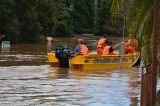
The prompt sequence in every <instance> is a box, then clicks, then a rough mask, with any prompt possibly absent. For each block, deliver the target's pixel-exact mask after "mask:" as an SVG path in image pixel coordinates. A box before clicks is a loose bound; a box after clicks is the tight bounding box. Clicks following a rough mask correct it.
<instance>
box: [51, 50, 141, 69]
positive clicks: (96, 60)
mask: <svg viewBox="0 0 160 106" xmlns="http://www.w3.org/2000/svg"><path fill="white" fill-rule="evenodd" d="M115 54H116V55H108V56H101V55H100V54H97V53H90V54H89V55H87V56H82V55H75V56H71V57H70V58H69V68H74V69H103V68H125V67H132V66H133V65H135V64H136V63H137V61H138V60H139V53H138V52H134V53H132V54H125V55H119V53H117V52H116V53H115ZM48 60H49V61H48V62H49V64H50V66H52V67H58V66H59V61H58V59H57V58H56V56H55V53H48Z"/></svg>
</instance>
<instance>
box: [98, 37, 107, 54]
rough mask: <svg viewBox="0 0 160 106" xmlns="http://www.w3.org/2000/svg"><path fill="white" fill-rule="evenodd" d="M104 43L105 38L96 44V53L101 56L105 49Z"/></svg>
mask: <svg viewBox="0 0 160 106" xmlns="http://www.w3.org/2000/svg"><path fill="white" fill-rule="evenodd" d="M105 41H106V38H101V39H100V40H99V41H98V43H97V50H96V51H97V53H101V54H102V51H103V49H104V47H105Z"/></svg>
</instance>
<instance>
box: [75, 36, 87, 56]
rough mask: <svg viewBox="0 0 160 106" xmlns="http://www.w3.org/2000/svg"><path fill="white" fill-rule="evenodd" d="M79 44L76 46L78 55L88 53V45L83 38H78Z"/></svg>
mask: <svg viewBox="0 0 160 106" xmlns="http://www.w3.org/2000/svg"><path fill="white" fill-rule="evenodd" d="M77 43H78V45H77V46H76V48H75V50H74V53H75V54H77V55H84V56H85V55H88V53H89V50H88V47H87V46H86V45H85V44H84V40H83V39H78V40H77Z"/></svg>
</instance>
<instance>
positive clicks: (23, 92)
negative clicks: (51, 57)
mask: <svg viewBox="0 0 160 106" xmlns="http://www.w3.org/2000/svg"><path fill="white" fill-rule="evenodd" d="M59 44H68V45H69V46H70V48H72V49H73V48H74V47H75V46H74V45H75V39H74V38H73V39H68V38H65V39H56V40H55V39H54V40H53V43H52V45H51V44H47V43H43V44H16V45H11V48H10V49H2V48H1V50H0V54H1V55H0V106H139V105H140V76H141V75H140V73H141V72H140V69H138V68H124V69H102V70H99V69H97V70H70V69H62V68H53V67H50V66H49V65H48V64H47V62H46V61H47V52H49V51H51V50H52V47H53V48H55V47H56V46H57V45H59ZM95 44H96V43H94V42H91V43H90V45H89V44H88V45H89V48H90V49H91V50H94V48H95V47H94V46H93V45H95ZM158 85H160V84H158ZM158 89H160V86H158Z"/></svg>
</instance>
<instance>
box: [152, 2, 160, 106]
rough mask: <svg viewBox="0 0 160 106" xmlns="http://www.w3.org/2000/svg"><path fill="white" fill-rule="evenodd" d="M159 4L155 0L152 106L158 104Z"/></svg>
mask: <svg viewBox="0 0 160 106" xmlns="http://www.w3.org/2000/svg"><path fill="white" fill-rule="evenodd" d="M159 6H160V0H155V2H154V10H153V11H154V12H153V41H152V43H153V46H152V63H151V73H152V74H151V75H152V77H151V78H152V80H151V90H152V93H151V94H150V95H151V98H152V100H151V104H150V106H155V105H156V85H157V65H158V64H157V63H158V60H157V49H158V40H157V39H158V24H159V20H158V19H159Z"/></svg>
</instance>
